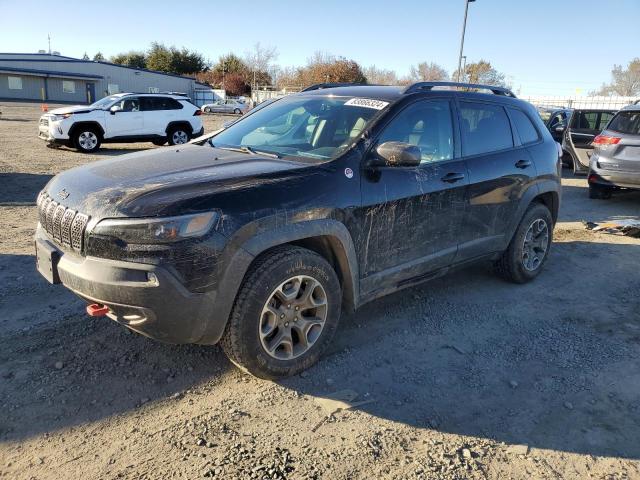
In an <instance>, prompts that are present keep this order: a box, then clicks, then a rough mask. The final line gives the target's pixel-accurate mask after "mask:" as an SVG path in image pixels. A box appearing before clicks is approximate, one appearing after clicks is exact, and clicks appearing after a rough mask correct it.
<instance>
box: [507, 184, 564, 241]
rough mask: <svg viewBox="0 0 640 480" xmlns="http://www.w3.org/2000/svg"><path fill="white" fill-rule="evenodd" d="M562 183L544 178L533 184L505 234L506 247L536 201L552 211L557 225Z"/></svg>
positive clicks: (521, 201) (524, 195)
mask: <svg viewBox="0 0 640 480" xmlns="http://www.w3.org/2000/svg"><path fill="white" fill-rule="evenodd" d="M560 188H561V187H560V184H559V181H556V180H550V179H549V180H544V181H541V182H539V183H535V184H532V185H531V186H530V187H529V188H528V189H527V190H526V191H525V192H524V194H523V195H522V197H521V198H520V205H519V207H518V211H517V213H516V215H514V217H513V219H512V220H511V224H510V225H509V228H508V230H507V232H506V234H505V239H504V245H503V247H504V249H506V248H507V247H508V246H509V243H510V242H511V239H512V238H513V235H514V234H515V232H516V229H517V228H518V225H520V222H521V221H522V218H523V217H524V215H525V213H526V212H527V210H528V209H529V207H530V206H531V205H532V204H534V203H541V204H543V205H544V206H546V207H547V208H548V209H549V211H550V212H551V218H552V219H553V224H554V225H555V223H556V221H557V220H558V211H559V210H560Z"/></svg>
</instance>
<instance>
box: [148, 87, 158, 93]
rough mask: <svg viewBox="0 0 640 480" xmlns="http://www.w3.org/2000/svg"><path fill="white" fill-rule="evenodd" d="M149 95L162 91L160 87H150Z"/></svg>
mask: <svg viewBox="0 0 640 480" xmlns="http://www.w3.org/2000/svg"><path fill="white" fill-rule="evenodd" d="M149 93H160V89H159V88H158V87H149Z"/></svg>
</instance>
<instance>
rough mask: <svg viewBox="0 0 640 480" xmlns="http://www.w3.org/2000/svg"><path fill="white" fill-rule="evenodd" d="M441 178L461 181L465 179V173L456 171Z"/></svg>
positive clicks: (448, 180)
mask: <svg viewBox="0 0 640 480" xmlns="http://www.w3.org/2000/svg"><path fill="white" fill-rule="evenodd" d="M440 180H442V181H443V182H447V183H456V182H459V181H460V180H464V173H455V172H451V173H447V174H446V175H445V176H444V177H442V178H441V179H440Z"/></svg>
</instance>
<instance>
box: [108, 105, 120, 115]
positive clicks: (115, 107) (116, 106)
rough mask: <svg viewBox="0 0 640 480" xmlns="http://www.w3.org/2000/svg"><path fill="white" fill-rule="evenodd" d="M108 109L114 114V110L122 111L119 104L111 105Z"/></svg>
mask: <svg viewBox="0 0 640 480" xmlns="http://www.w3.org/2000/svg"><path fill="white" fill-rule="evenodd" d="M109 111H110V112H111V115H115V114H116V112H121V111H122V107H121V106H120V105H114V106H113V107H111V108H110V109H109Z"/></svg>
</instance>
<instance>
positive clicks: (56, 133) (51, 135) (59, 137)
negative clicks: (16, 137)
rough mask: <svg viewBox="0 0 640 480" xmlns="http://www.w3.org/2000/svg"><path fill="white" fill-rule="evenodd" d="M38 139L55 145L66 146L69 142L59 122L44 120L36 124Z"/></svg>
mask: <svg viewBox="0 0 640 480" xmlns="http://www.w3.org/2000/svg"><path fill="white" fill-rule="evenodd" d="M38 138H40V139H42V140H44V141H46V142H49V143H53V144H56V145H66V144H67V143H68V142H69V135H67V134H66V133H65V131H64V129H63V127H62V125H60V124H59V122H52V121H51V120H49V119H44V118H41V119H40V122H39V124H38Z"/></svg>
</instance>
